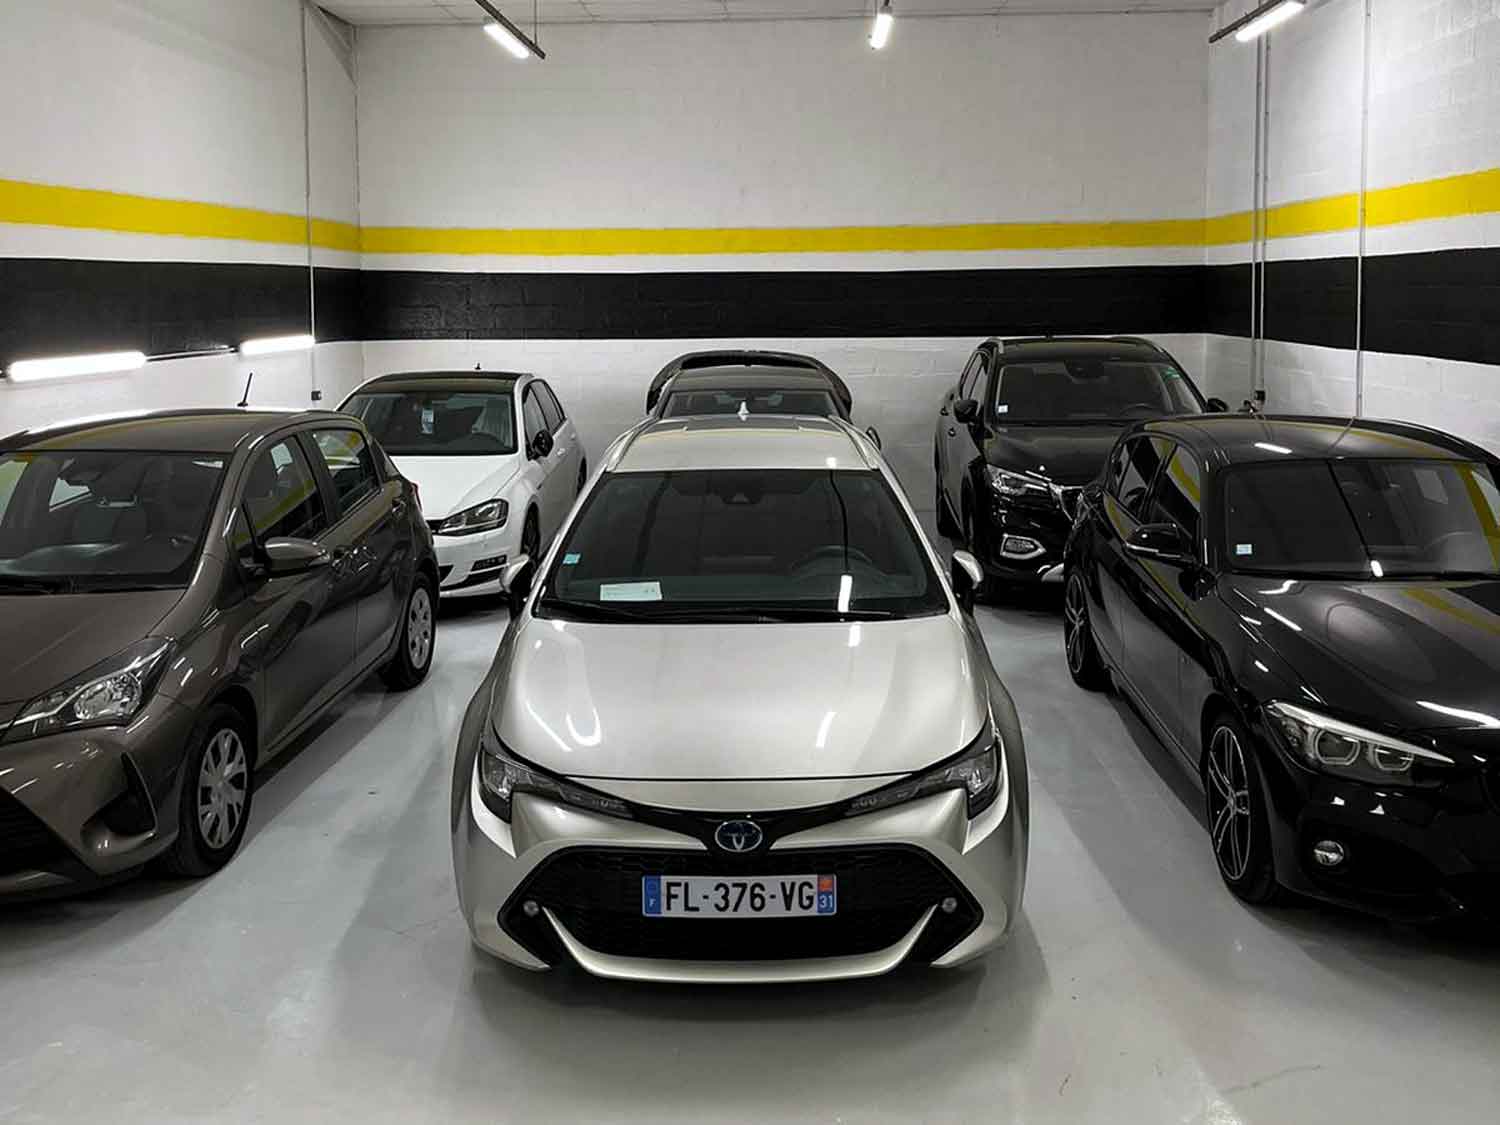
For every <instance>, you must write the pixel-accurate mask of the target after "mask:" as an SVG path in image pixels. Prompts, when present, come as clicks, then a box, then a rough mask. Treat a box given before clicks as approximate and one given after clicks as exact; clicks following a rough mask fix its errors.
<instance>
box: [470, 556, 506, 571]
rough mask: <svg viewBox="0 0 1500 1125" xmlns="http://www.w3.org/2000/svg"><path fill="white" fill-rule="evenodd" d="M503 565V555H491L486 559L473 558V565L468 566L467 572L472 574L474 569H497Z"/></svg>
mask: <svg viewBox="0 0 1500 1125" xmlns="http://www.w3.org/2000/svg"><path fill="white" fill-rule="evenodd" d="M504 565H505V556H504V555H493V556H491V557H490V558H487V559H475V560H474V565H473V566H471V567H469V572H470V573H471V574H472V573H473V572H474V571H476V570H499V569H500V568H501V567H502V566H504Z"/></svg>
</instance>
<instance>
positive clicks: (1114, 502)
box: [1093, 435, 1168, 685]
mask: <svg viewBox="0 0 1500 1125" xmlns="http://www.w3.org/2000/svg"><path fill="white" fill-rule="evenodd" d="M1167 444H1168V443H1167V442H1166V441H1165V439H1163V438H1158V437H1150V436H1147V435H1141V436H1138V437H1132V438H1129V439H1127V440H1126V441H1123V442H1120V443H1119V444H1118V445H1117V446H1115V449H1114V452H1113V453H1112V454H1111V456H1110V462H1109V466H1108V469H1107V470H1106V473H1105V487H1104V491H1103V494H1102V495H1101V497H1100V501H1099V505H1098V508H1097V509H1096V511H1095V513H1094V516H1093V518H1094V520H1095V521H1096V523H1095V527H1094V536H1093V544H1094V556H1095V566H1096V573H1097V575H1098V591H1097V593H1098V604H1097V605H1096V606H1095V607H1094V635H1095V637H1096V639H1097V640H1098V641H1099V645H1100V647H1101V648H1102V649H1103V650H1104V653H1105V656H1106V658H1107V659H1108V660H1109V661H1110V663H1111V664H1112V665H1114V667H1115V668H1117V669H1118V670H1119V671H1120V672H1121V673H1122V674H1123V675H1124V676H1125V678H1126V679H1127V680H1128V681H1129V682H1130V683H1131V684H1132V685H1134V683H1135V680H1136V677H1137V675H1138V672H1137V670H1136V669H1135V668H1134V667H1133V666H1132V665H1131V663H1130V660H1129V639H1128V637H1129V632H1130V625H1131V620H1132V619H1133V618H1134V617H1135V616H1136V615H1137V613H1138V612H1139V611H1138V610H1137V609H1135V608H1134V606H1133V604H1132V600H1131V594H1130V591H1132V590H1133V589H1134V580H1133V576H1132V572H1131V568H1130V562H1131V558H1130V556H1129V555H1128V554H1127V553H1126V550H1125V541H1126V540H1127V539H1128V538H1130V534H1131V532H1133V531H1134V530H1135V529H1136V528H1137V527H1139V526H1140V525H1141V523H1142V521H1143V517H1144V515H1145V511H1146V501H1147V499H1148V497H1149V496H1150V494H1151V485H1152V484H1153V483H1154V481H1155V480H1156V473H1157V471H1158V470H1159V469H1160V468H1161V462H1162V460H1163V459H1164V458H1165V456H1166V453H1167V451H1168V450H1167V448H1166V447H1167Z"/></svg>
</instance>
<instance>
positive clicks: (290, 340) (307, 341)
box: [240, 333, 318, 356]
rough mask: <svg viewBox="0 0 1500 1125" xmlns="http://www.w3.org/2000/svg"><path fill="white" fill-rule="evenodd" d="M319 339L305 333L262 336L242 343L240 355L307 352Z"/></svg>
mask: <svg viewBox="0 0 1500 1125" xmlns="http://www.w3.org/2000/svg"><path fill="white" fill-rule="evenodd" d="M317 342H318V341H317V339H316V338H315V337H312V336H309V335H307V334H306V333H303V334H301V335H298V336H262V337H261V338H260V339H258V340H246V341H245V342H244V343H243V344H241V345H240V355H250V356H254V355H277V354H278V353H280V352H305V351H307V349H308V348H310V347H312V346H313V345H314V344H316V343H317Z"/></svg>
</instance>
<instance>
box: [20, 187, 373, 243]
mask: <svg viewBox="0 0 1500 1125" xmlns="http://www.w3.org/2000/svg"><path fill="white" fill-rule="evenodd" d="M0 222H4V223H26V224H31V225H37V226H51V227H74V228H79V229H85V230H106V231H117V232H121V233H126V234H162V235H173V236H176V237H181V238H224V239H234V240H236V241H240V242H273V243H279V244H282V245H288V246H304V245H306V243H307V220H306V219H305V218H304V217H303V216H301V215H289V214H285V213H283V212H278V211H259V210H256V209H255V208H252V207H230V206H227V205H225V204H222V203H195V202H192V201H191V200H183V199H160V198H157V197H154V196H149V195H127V194H125V193H123V192H117V191H99V190H97V189H94V188H75V187H59V186H57V185H55V184H33V183H26V182H25V181H22V180H0ZM312 227H313V231H312V234H313V237H312V242H313V245H314V246H318V247H321V248H323V249H327V250H350V251H356V252H357V251H358V250H359V228H358V227H357V226H355V225H354V224H352V223H339V222H334V221H332V220H330V219H314V220H313V224H312Z"/></svg>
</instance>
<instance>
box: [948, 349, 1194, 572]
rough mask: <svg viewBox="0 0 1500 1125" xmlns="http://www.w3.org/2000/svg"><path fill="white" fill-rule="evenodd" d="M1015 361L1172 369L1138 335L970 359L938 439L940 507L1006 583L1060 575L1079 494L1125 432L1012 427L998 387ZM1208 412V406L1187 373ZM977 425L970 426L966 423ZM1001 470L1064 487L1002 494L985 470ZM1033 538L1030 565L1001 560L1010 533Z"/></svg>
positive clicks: (1118, 428)
mask: <svg viewBox="0 0 1500 1125" xmlns="http://www.w3.org/2000/svg"><path fill="white" fill-rule="evenodd" d="M1002 354H1003V355H1004V357H1005V359H1006V360H1012V359H1014V358H1017V357H1019V358H1021V359H1023V360H1035V361H1040V360H1048V359H1077V358H1096V359H1102V358H1106V357H1110V358H1120V359H1129V360H1137V361H1140V360H1147V361H1153V362H1156V363H1162V362H1166V363H1171V364H1172V365H1173V366H1175V367H1178V368H1179V369H1181V364H1178V363H1177V361H1176V360H1175V359H1173V358H1172V357H1171V355H1169V354H1168V353H1167V352H1166V351H1164V350H1163V349H1161V348H1160V347H1158V346H1157V345H1155V344H1152V343H1150V342H1148V341H1146V340H1141V339H1138V338H1135V337H1111V338H1106V339H1098V338H1092V337H1087V338H1068V337H1057V338H1052V337H1048V338H1045V339H1037V340H1004V341H1001V340H994V339H991V340H986V341H985V342H984V343H982V344H980V345H979V347H978V348H976V349H975V351H974V353H973V355H972V356H970V358H969V361H968V363H967V364H966V365H965V367H964V371H963V373H962V375H961V376H960V378H959V380H958V381H957V382H955V384H954V386H953V387H952V388H950V389H949V391H948V393H947V394H945V395H944V396H943V402H942V405H941V406H940V407H939V409H938V420H937V428H936V430H935V431H934V436H933V466H934V468H935V470H936V472H937V478H938V495H937V503H938V504H939V505H941V506H942V507H943V508H944V509H945V510H946V511H947V512H948V513H950V514H951V517H952V520H953V523H954V524H955V525H956V526H957V527H958V528H959V529H960V533H961V536H962V538H963V539H964V540H965V541H966V543H967V545H968V547H969V549H970V550H971V551H972V552H973V553H974V556H975V557H976V558H977V559H979V562H980V564H981V565H982V566H983V567H984V569H985V571H986V572H987V573H988V574H990V575H992V576H993V577H996V578H999V579H1001V580H1002V581H1014V582H1034V581H1037V580H1038V579H1041V578H1043V577H1044V576H1048V575H1049V574H1050V576H1051V577H1053V578H1055V577H1056V568H1057V567H1058V566H1059V564H1061V562H1062V554H1063V546H1064V544H1065V543H1066V541H1067V537H1068V530H1069V528H1070V527H1071V526H1072V523H1073V520H1072V511H1073V503H1074V500H1075V498H1076V496H1077V495H1078V494H1079V492H1080V491H1081V490H1082V488H1083V486H1085V485H1087V484H1088V483H1090V482H1091V481H1093V480H1094V479H1095V478H1096V477H1098V475H1099V473H1100V470H1101V469H1103V467H1104V461H1105V458H1106V457H1107V456H1108V455H1109V451H1110V449H1112V448H1113V447H1114V444H1115V441H1116V440H1117V439H1118V438H1119V436H1120V434H1121V432H1122V430H1123V429H1124V427H1123V426H1122V425H1121V424H1119V423H1097V424H1087V425H1065V426H1064V425H1034V424H1033V425H1027V424H1024V423H1022V424H1017V423H1007V422H1006V421H1005V419H1004V418H1003V417H1002V416H1001V415H998V414H996V413H995V410H994V401H995V395H994V384H993V380H994V377H995V374H996V371H997V369H998V367H999V365H1000V362H1001V360H1000V357H1001V355H1002ZM1182 379H1183V382H1184V383H1185V384H1186V385H1187V386H1188V387H1189V388H1190V389H1191V391H1192V395H1193V397H1194V398H1195V399H1197V401H1198V402H1199V403H1200V405H1201V406H1202V408H1203V409H1208V400H1205V399H1204V398H1203V396H1202V395H1201V394H1199V392H1198V389H1197V387H1196V386H1194V385H1193V382H1192V380H1191V379H1190V378H1188V376H1187V374H1186V372H1184V373H1183V375H1182ZM966 418H967V419H968V420H967V421H966V420H965V419H966ZM990 466H994V467H995V468H1000V469H1009V470H1011V471H1013V472H1018V473H1026V474H1030V475H1033V476H1035V477H1037V478H1038V479H1041V480H1045V481H1048V482H1050V483H1051V484H1052V485H1055V486H1056V488H1054V489H1052V490H1050V491H1049V492H1048V493H1047V494H1046V495H1038V496H1034V497H1032V496H1023V497H1001V496H999V495H997V494H996V493H995V491H994V489H993V488H991V487H990V485H989V482H988V479H987V477H986V473H985V470H986V469H987V468H988V467H990ZM1007 534H1010V535H1017V536H1025V537H1026V538H1028V539H1033V540H1035V541H1036V542H1037V543H1039V544H1040V545H1041V548H1042V549H1041V551H1040V552H1038V553H1036V554H1034V555H1032V556H1031V557H1028V558H1012V557H1007V556H1006V555H1004V554H1002V551H1001V547H1002V543H1003V539H1004V536H1005V535H1007Z"/></svg>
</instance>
